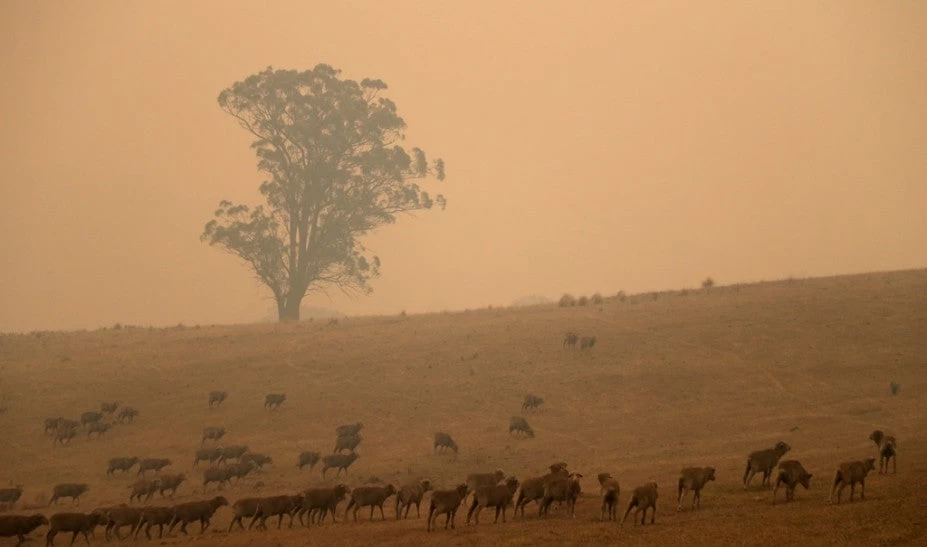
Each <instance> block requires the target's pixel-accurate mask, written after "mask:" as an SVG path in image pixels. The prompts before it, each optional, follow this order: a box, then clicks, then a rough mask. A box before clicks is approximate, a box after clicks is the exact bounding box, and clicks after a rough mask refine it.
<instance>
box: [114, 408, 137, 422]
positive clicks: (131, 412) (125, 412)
mask: <svg viewBox="0 0 927 547" xmlns="http://www.w3.org/2000/svg"><path fill="white" fill-rule="evenodd" d="M139 414H140V413H139V411H138V409H136V408H132V407H131V406H126V407H122V410H120V411H119V416H118V420H119V421H120V422H122V423H126V422H128V423H132V422H134V421H135V418H137V417H138V415H139Z"/></svg>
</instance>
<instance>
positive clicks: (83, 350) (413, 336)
mask: <svg viewBox="0 0 927 547" xmlns="http://www.w3.org/2000/svg"><path fill="white" fill-rule="evenodd" d="M568 330H571V331H576V332H579V333H581V334H584V335H585V334H588V335H595V336H596V337H597V339H598V344H597V345H596V346H595V347H594V348H593V349H591V350H582V351H581V350H579V349H578V348H577V349H564V348H562V347H561V341H562V337H563V334H564V332H565V331H568ZM892 381H896V382H898V383H899V384H900V385H901V390H900V393H899V394H898V395H897V396H893V395H892V394H891V392H890V389H889V384H890V382H892ZM215 389H222V390H227V391H228V392H229V394H230V396H229V399H228V400H227V401H226V402H225V403H224V404H223V405H222V406H221V407H219V408H214V409H209V408H207V404H206V400H207V394H208V392H209V391H211V390H215ZM925 390H927V271H925V270H919V271H908V272H894V273H876V274H867V275H857V276H845V277H834V278H824V279H810V280H790V281H781V282H773V283H761V284H755V285H741V286H729V287H716V288H714V289H713V290H712V291H711V292H710V293H705V292H702V291H691V292H689V293H687V294H685V295H683V294H681V293H661V294H659V295H657V296H653V295H650V294H648V295H637V296H630V297H628V298H627V299H624V300H620V299H617V298H612V299H606V300H605V302H604V304H602V305H600V306H586V307H572V308H559V307H557V306H556V305H554V304H550V305H543V306H535V307H527V308H520V309H491V310H477V311H469V312H459V313H444V314H432V315H417V316H407V317H401V316H396V317H372V318H348V319H344V320H341V322H340V323H338V324H329V323H328V322H327V321H314V322H302V323H299V324H288V325H280V324H272V325H251V326H217V327H204V328H189V327H188V328H183V329H181V328H174V329H141V328H122V329H119V330H113V329H110V330H102V331H95V332H79V333H54V332H41V333H32V334H29V335H25V334H23V335H3V336H0V392H2V397H3V401H2V404H0V406H5V407H6V411H5V412H4V413H2V414H0V446H3V447H4V465H3V467H2V471H0V486H4V485H6V484H7V483H8V482H12V483H22V484H24V485H25V494H24V495H23V500H24V501H25V502H27V504H40V503H42V502H43V501H44V500H47V498H48V496H49V493H50V490H51V487H52V485H54V484H55V483H58V482H87V483H89V484H90V487H91V490H90V492H89V494H88V495H87V496H86V498H85V499H82V502H81V508H82V509H87V510H89V509H90V508H93V507H96V506H100V505H111V504H114V503H119V502H124V501H127V498H128V485H129V484H131V483H132V482H133V481H134V479H135V477H134V473H133V476H124V477H123V476H117V477H116V478H114V479H113V478H107V477H106V473H105V471H106V462H107V461H108V459H109V458H111V457H116V456H131V455H137V456H140V457H167V458H171V459H172V460H173V461H174V465H173V466H172V467H171V468H168V469H170V470H172V471H173V472H179V471H184V472H186V473H187V474H188V476H190V477H191V480H190V481H189V482H187V483H185V484H184V485H183V486H181V488H180V490H179V491H178V494H177V497H176V500H175V501H178V502H179V501H188V500H192V499H199V498H203V497H205V496H212V495H214V492H215V487H214V486H213V487H211V491H210V492H209V493H207V494H204V493H203V492H202V490H203V488H202V482H201V479H200V477H201V475H200V473H199V472H198V471H193V470H192V469H191V464H192V457H193V453H194V451H195V449H196V448H198V447H199V446H200V436H201V431H202V428H203V427H204V426H209V425H221V426H224V427H226V429H227V430H228V431H229V432H228V433H227V435H226V437H225V438H224V439H223V441H224V442H225V443H226V444H247V445H249V446H250V447H251V449H252V450H255V451H260V452H264V453H267V454H269V455H271V456H272V457H273V458H274V462H275V465H273V466H271V467H270V468H268V469H267V470H265V471H264V472H263V473H260V474H258V475H255V476H252V477H249V478H246V479H244V480H242V481H241V483H240V484H237V485H234V486H232V487H231V488H226V489H225V490H224V491H223V494H224V495H226V496H227V497H228V498H229V500H230V501H231V502H234V500H235V499H236V498H238V497H243V496H246V495H256V492H260V493H261V494H262V495H270V494H272V493H287V492H292V491H296V490H298V489H303V488H305V487H307V486H309V485H311V484H322V483H324V482H325V481H322V478H321V475H320V473H319V468H318V467H317V468H316V469H315V471H313V472H311V473H310V472H308V471H303V472H302V473H300V472H298V471H297V469H296V467H295V463H296V458H297V454H298V453H299V452H300V451H301V450H317V451H320V452H323V453H327V452H329V451H330V450H331V449H332V447H333V446H334V440H335V439H334V428H335V426H336V425H338V424H341V423H349V422H356V421H361V422H363V423H364V430H363V431H362V435H363V437H364V440H363V441H362V443H361V445H360V447H359V449H358V452H359V453H360V454H361V457H360V458H359V459H358V460H357V462H356V463H355V464H354V466H353V467H351V468H350V472H349V475H348V477H347V479H343V480H344V482H346V483H347V484H349V485H350V486H358V485H361V484H365V483H367V482H376V481H383V482H394V483H397V484H398V483H400V482H404V481H408V480H412V479H416V478H419V477H429V478H431V479H432V480H433V481H434V482H435V483H436V484H437V485H439V486H440V487H451V486H453V485H454V484H456V483H458V482H460V481H462V480H463V479H464V478H465V476H466V475H467V474H468V473H471V472H475V471H483V470H485V471H490V470H493V469H495V468H498V467H501V468H502V469H504V470H505V471H506V472H508V473H514V474H515V475H516V476H518V477H519V478H526V477H529V476H534V475H538V474H542V473H543V472H544V471H545V468H546V467H547V465H549V464H550V463H552V462H554V461H560V460H564V461H566V462H568V463H569V465H570V467H571V469H573V470H576V471H579V472H581V473H583V474H584V475H585V478H584V479H583V489H584V496H583V497H582V498H581V499H580V501H579V503H578V506H577V516H576V518H575V519H568V518H566V517H565V515H564V511H563V510H560V511H557V510H553V511H552V512H551V516H550V518H548V519H543V520H539V519H538V518H537V509H536V507H535V506H534V505H533V504H532V505H531V506H529V508H528V511H527V513H526V515H527V519H525V521H522V520H521V519H519V520H517V521H516V522H512V517H511V514H510V515H509V519H510V520H509V523H507V524H504V525H503V524H501V523H500V524H496V525H493V524H492V523H491V520H492V519H491V518H489V519H488V518H487V517H486V515H487V514H488V513H485V512H484V514H483V523H482V524H481V525H480V526H479V527H473V526H471V527H467V526H465V525H464V521H465V517H466V515H465V512H464V511H461V512H460V513H458V517H457V524H458V528H457V531H456V532H454V533H450V532H447V533H446V532H444V531H443V530H441V531H439V532H437V533H434V534H432V535H430V536H429V535H427V534H426V532H425V531H424V529H425V519H424V517H423V518H421V519H419V520H409V521H404V522H398V523H397V522H395V521H392V520H388V521H387V522H384V523H381V522H374V523H369V522H367V521H366V520H364V521H363V522H362V523H358V524H354V523H353V522H352V523H350V524H342V523H341V522H339V524H337V525H331V524H330V523H329V524H327V525H324V526H322V527H320V528H314V529H311V530H306V529H303V528H294V529H292V530H287V529H284V530H283V531H279V532H278V531H276V530H271V531H270V532H267V533H261V532H251V533H247V532H232V533H231V534H229V535H227V534H226V533H225V531H224V530H225V528H226V527H227V526H228V522H229V520H230V518H231V517H230V511H229V510H228V509H227V508H224V509H220V511H219V513H218V514H217V518H216V519H215V520H214V521H213V525H214V527H215V530H214V531H207V533H206V537H205V539H206V540H209V542H215V543H219V542H221V543H222V544H224V545H289V544H301V543H304V542H306V541H319V542H325V543H326V544H344V545H350V544H368V543H370V542H371V541H376V542H378V543H385V544H411V543H419V542H422V541H426V542H436V543H437V542H446V541H451V542H452V543H454V544H486V543H489V542H492V543H501V542H505V543H511V544H522V545H536V544H565V543H567V544H580V543H591V542H606V541H609V542H613V541H615V540H620V541H621V542H622V543H629V544H645V543H646V544H663V545H667V544H681V543H683V542H685V543H689V544H691V543H698V544H710V545H721V544H757V545H758V544H770V543H776V544H783V543H785V544H808V543H809V542H811V543H815V544H824V543H840V544H844V543H846V542H848V541H853V542H856V543H860V544H864V543H865V544H872V543H888V542H891V543H895V542H922V541H924V538H925V526H927V519H925V515H927V511H925V509H927V443H925V440H924V429H925V426H927V404H925V403H927V399H925V397H924V395H923V394H924V393H925ZM271 392H285V393H286V395H287V401H286V402H285V403H284V405H283V406H282V407H281V408H280V410H279V411H267V410H265V409H264V408H263V400H264V395H265V394H267V393H271ZM529 392H531V393H535V394H537V395H540V396H542V397H544V399H545V400H546V403H545V404H544V405H543V406H542V407H541V409H540V410H539V411H538V412H534V413H529V414H527V415H526V417H527V419H528V421H529V422H530V423H531V425H532V426H533V427H534V429H535V431H536V434H537V435H536V437H535V438H534V439H518V438H515V437H512V436H509V434H508V420H509V418H510V417H511V416H514V415H519V414H520V406H521V401H522V398H523V397H524V395H525V394H526V393H529ZM107 400H118V401H121V402H122V403H124V404H129V405H132V406H135V407H137V408H139V409H140V410H141V416H140V417H139V418H138V419H137V420H136V422H135V423H134V424H129V425H118V426H117V427H115V429H114V430H113V431H111V432H110V433H109V434H108V435H107V436H106V437H104V438H103V439H100V440H96V439H93V440H87V439H86V437H84V436H83V435H81V436H79V437H78V438H76V439H74V441H73V442H72V443H71V445H70V446H64V447H61V446H57V447H53V446H52V442H51V438H50V437H48V436H45V435H43V433H42V424H43V419H44V418H46V417H55V416H59V415H62V416H65V417H70V418H77V417H78V416H79V415H80V414H81V412H83V411H85V410H92V409H97V408H98V407H99V404H100V403H101V402H103V401H107ZM875 428H881V429H884V430H886V431H887V432H890V433H893V434H895V435H896V436H897V437H898V440H899V452H900V454H899V465H898V474H897V475H889V476H879V475H878V474H876V473H875V472H873V473H872V474H870V477H869V480H867V488H866V494H867V496H866V500H865V502H854V503H852V504H848V503H845V504H843V505H840V506H834V505H829V504H828V503H827V494H828V486H829V485H830V483H831V481H832V480H833V473H834V469H835V467H836V465H837V464H838V463H839V462H841V461H845V460H850V459H861V458H864V457H874V456H875V455H876V448H875V445H873V444H872V442H870V441H869V440H868V438H867V437H868V435H869V433H870V431H871V430H873V429H875ZM435 431H447V432H449V433H451V434H452V435H453V436H454V438H455V439H456V440H457V442H458V444H459V445H460V454H459V456H458V457H457V458H454V457H452V456H451V455H440V454H439V455H434V454H432V436H433V434H434V432H435ZM779 440H783V441H785V442H787V443H789V444H790V445H791V446H792V451H791V452H790V453H789V455H788V456H787V457H788V458H795V459H799V460H801V461H802V462H803V463H804V465H805V467H806V468H807V469H808V470H809V471H811V472H812V473H813V474H814V478H813V479H812V481H811V489H810V490H809V491H805V490H799V491H798V492H797V493H796V501H795V502H794V503H791V504H788V505H785V504H782V505H776V506H772V505H771V496H772V493H771V489H768V488H762V487H760V486H759V479H757V478H755V479H754V482H753V484H752V486H751V487H750V488H748V489H747V490H746V491H744V489H743V487H742V484H741V477H742V475H743V472H744V465H745V461H746V454H747V453H748V452H750V451H752V450H758V449H762V448H768V447H771V446H773V445H774V444H775V443H776V442H777V441H779ZM693 465H700V466H704V465H711V466H714V467H716V468H717V476H718V480H717V482H714V483H711V484H709V485H708V486H707V487H706V489H705V490H704V492H703V495H702V508H701V510H699V511H691V510H688V509H686V510H684V511H682V512H679V513H677V512H676V511H675V498H676V492H675V485H676V478H677V477H678V473H679V469H680V468H682V467H684V466H693ZM601 471H608V472H610V473H612V474H613V475H614V476H615V477H616V478H618V480H619V481H620V483H621V486H622V491H621V496H620V504H621V510H622V511H621V512H622V513H623V510H624V507H625V505H626V504H627V501H628V494H629V492H630V491H631V490H632V489H633V487H635V486H638V485H640V484H643V483H645V482H647V481H650V480H655V481H657V482H658V483H659V485H660V496H661V497H660V504H659V511H658V513H657V521H656V526H653V527H650V526H647V527H640V526H637V527H633V526H631V522H630V519H629V521H628V523H626V525H625V526H624V528H623V530H619V527H618V526H617V525H616V524H614V523H607V522H599V521H598V516H599V499H598V484H597V482H596V480H595V475H596V474H597V473H599V472H601ZM258 481H260V482H261V483H263V486H261V487H259V488H256V484H257V483H258ZM327 482H329V483H331V482H333V479H332V480H329V481H327ZM847 493H848V491H847ZM780 495H781V494H780ZM426 501H427V498H426ZM159 503H160V502H159ZM392 503H393V502H392V500H390V501H389V502H388V506H389V507H392ZM344 507H345V503H342V505H341V506H340V508H341V509H342V510H343V508H344ZM21 508H22V504H20V510H22V509H21ZM61 510H65V509H64V506H62V508H61ZM391 513H392V511H391V510H388V511H387V515H388V516H390V515H391ZM360 514H361V515H366V514H367V513H366V510H365V511H362V512H361V513H360ZM340 516H341V515H340V514H339V517H340ZM442 522H443V520H442ZM193 529H195V530H198V527H193ZM43 530H44V528H43ZM43 533H44V532H43ZM97 536H98V538H100V537H101V534H100V533H98V534H97ZM58 541H59V543H60V542H61V541H62V538H59V539H58ZM98 541H99V540H98ZM189 541H195V540H194V539H190V538H185V537H175V538H172V539H168V540H167V542H168V543H170V544H173V543H187V542H189Z"/></svg>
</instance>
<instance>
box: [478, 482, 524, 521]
mask: <svg viewBox="0 0 927 547" xmlns="http://www.w3.org/2000/svg"><path fill="white" fill-rule="evenodd" d="M517 489H518V479H516V478H515V477H509V478H508V479H506V481H505V484H499V485H495V486H480V487H479V488H477V489H476V492H474V493H473V503H472V504H471V505H470V510H469V511H468V512H467V524H470V517H471V516H472V517H473V518H474V523H475V524H479V523H480V512H482V511H483V509H484V508H486V507H495V509H496V518H495V520H493V523H496V522H499V513H500V512H501V513H502V522H503V523H504V522H505V510H506V508H507V507H508V506H509V505H512V498H513V497H514V496H515V490H517Z"/></svg>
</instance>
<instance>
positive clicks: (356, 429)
mask: <svg viewBox="0 0 927 547" xmlns="http://www.w3.org/2000/svg"><path fill="white" fill-rule="evenodd" d="M363 428H364V424H362V423H361V422H357V423H356V424H344V425H339V426H338V427H336V428H335V434H336V435H337V436H338V437H345V436H347V435H357V434H358V433H360V430H361V429H363Z"/></svg>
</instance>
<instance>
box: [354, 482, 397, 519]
mask: <svg viewBox="0 0 927 547" xmlns="http://www.w3.org/2000/svg"><path fill="white" fill-rule="evenodd" d="M395 493H396V487H395V486H393V485H392V484H387V485H386V486H358V487H357V488H355V489H354V490H353V491H351V501H349V502H348V506H347V507H346V508H345V510H344V518H345V520H347V518H348V511H350V510H351V508H352V507H353V508H354V522H357V511H358V509H360V508H361V507H367V506H370V520H373V509H374V508H375V507H379V508H380V516H381V517H383V518H382V520H386V515H385V514H384V513H383V504H384V503H386V500H387V498H389V497H390V496H392V495H393V494H395Z"/></svg>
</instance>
